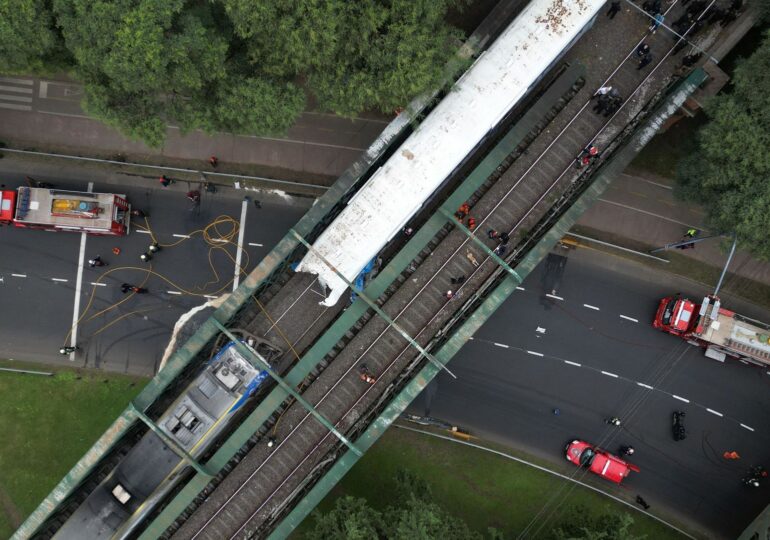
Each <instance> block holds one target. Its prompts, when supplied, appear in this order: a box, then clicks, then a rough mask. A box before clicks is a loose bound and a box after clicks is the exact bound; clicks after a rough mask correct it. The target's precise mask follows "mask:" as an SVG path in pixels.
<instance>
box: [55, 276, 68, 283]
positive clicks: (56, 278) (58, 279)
mask: <svg viewBox="0 0 770 540" xmlns="http://www.w3.org/2000/svg"><path fill="white" fill-rule="evenodd" d="M51 280H52V281H59V282H61V283H67V282H68V281H69V280H68V279H62V278H58V277H52V278H51Z"/></svg>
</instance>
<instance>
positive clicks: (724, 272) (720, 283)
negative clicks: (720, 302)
mask: <svg viewBox="0 0 770 540" xmlns="http://www.w3.org/2000/svg"><path fill="white" fill-rule="evenodd" d="M737 243H738V235H737V234H735V233H733V247H731V248H730V255H728V256H727V262H726V263H725V266H724V268H722V275H721V276H719V283H717V288H716V289H714V296H717V295H718V294H719V289H720V288H721V287H722V281H723V280H724V279H725V274H727V267H728V266H730V262H731V261H732V260H733V255H734V254H735V246H736V244H737Z"/></svg>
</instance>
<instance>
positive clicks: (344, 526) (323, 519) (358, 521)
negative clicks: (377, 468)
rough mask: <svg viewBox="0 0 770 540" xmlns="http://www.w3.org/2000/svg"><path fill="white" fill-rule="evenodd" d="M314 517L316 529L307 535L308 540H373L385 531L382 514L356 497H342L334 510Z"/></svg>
mask: <svg viewBox="0 0 770 540" xmlns="http://www.w3.org/2000/svg"><path fill="white" fill-rule="evenodd" d="M313 517H314V519H315V528H313V529H312V530H311V531H309V532H308V533H306V535H305V537H306V538H307V540H372V539H376V538H380V537H381V534H382V530H383V525H382V515H381V514H380V512H378V511H377V510H375V509H373V508H371V507H370V506H369V505H368V503H367V502H366V499H361V498H356V497H350V496H346V497H341V498H339V499H337V502H336V503H335V504H334V508H333V509H332V510H330V511H329V512H327V513H325V514H322V513H321V512H319V511H318V510H316V511H314V512H313Z"/></svg>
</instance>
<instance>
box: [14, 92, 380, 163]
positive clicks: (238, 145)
mask: <svg viewBox="0 0 770 540" xmlns="http://www.w3.org/2000/svg"><path fill="white" fill-rule="evenodd" d="M82 94H83V89H82V87H81V86H80V85H78V84H76V83H73V82H71V81H67V80H48V79H39V78H34V77H0V140H2V141H3V142H5V143H6V144H7V145H8V146H14V147H23V148H29V147H34V148H39V149H46V150H49V151H51V150H55V151H59V152H62V151H64V152H66V153H74V154H77V155H87V156H92V157H96V156H102V157H108V156H114V155H116V154H123V155H124V156H127V157H130V158H131V159H130V161H137V162H141V161H146V160H148V159H150V160H153V161H154V162H157V160H158V158H163V159H165V160H169V159H172V160H185V161H189V160H194V161H198V160H199V161H202V162H205V161H206V160H207V159H208V158H209V156H211V155H216V156H217V157H218V158H219V160H220V162H221V164H222V168H226V166H227V164H228V163H238V164H239V165H253V166H258V167H264V168H267V169H268V170H269V169H276V170H285V171H294V172H300V173H310V174H315V175H325V176H331V177H335V178H336V177H337V176H339V175H340V174H342V172H343V171H344V170H345V169H346V168H347V167H348V166H349V165H350V164H351V163H353V161H355V160H356V159H357V158H358V157H359V156H360V155H361V153H362V152H363V151H364V150H365V149H366V148H368V147H369V144H370V143H371V142H372V141H374V140H375V139H376V138H377V136H378V135H379V134H380V132H381V131H382V130H383V129H384V128H385V126H386V125H387V124H388V123H389V121H390V120H389V119H386V118H377V117H371V118H352V119H349V118H342V117H339V116H334V115H331V114H324V113H316V112H305V113H303V114H302V115H301V116H300V117H299V119H298V120H297V122H296V123H295V124H294V125H293V126H292V127H291V128H290V129H289V132H288V134H287V135H286V137H285V138H277V137H254V136H237V135H232V134H227V133H221V134H218V135H214V136H211V135H206V134H204V133H203V132H201V131H194V132H192V133H189V134H187V135H182V134H181V133H180V131H179V129H178V128H175V127H169V128H168V137H167V140H166V144H165V145H164V146H163V148H161V149H160V150H156V149H152V148H149V147H147V146H146V145H144V144H142V143H139V142H136V141H132V140H130V139H127V138H126V137H124V136H122V135H121V134H120V133H119V132H118V131H117V130H115V129H112V128H110V127H107V126H105V125H104V124H102V123H101V122H99V121H97V120H93V119H91V118H89V117H88V116H86V115H85V113H84V112H83V110H82V109H81V107H80V99H81V98H82Z"/></svg>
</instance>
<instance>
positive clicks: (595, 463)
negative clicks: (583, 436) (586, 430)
mask: <svg viewBox="0 0 770 540" xmlns="http://www.w3.org/2000/svg"><path fill="white" fill-rule="evenodd" d="M566 452H567V461H569V462H571V463H573V464H575V465H577V466H578V467H585V468H587V469H588V470H589V471H591V472H592V473H594V474H598V475H599V476H601V477H602V478H606V479H607V480H609V481H611V482H615V483H616V484H619V483H620V482H621V481H622V480H623V479H624V478H625V477H626V476H628V475H629V474H630V473H631V471H634V472H639V467H637V466H636V465H632V464H631V463H628V462H626V461H624V460H622V459H620V458H619V457H618V456H614V455H612V454H610V453H609V452H607V451H606V450H602V449H601V448H599V447H598V446H594V445H592V444H591V443H587V442H585V441H581V440H578V439H575V440H574V441H572V442H570V443H569V444H567V448H566Z"/></svg>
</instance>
